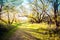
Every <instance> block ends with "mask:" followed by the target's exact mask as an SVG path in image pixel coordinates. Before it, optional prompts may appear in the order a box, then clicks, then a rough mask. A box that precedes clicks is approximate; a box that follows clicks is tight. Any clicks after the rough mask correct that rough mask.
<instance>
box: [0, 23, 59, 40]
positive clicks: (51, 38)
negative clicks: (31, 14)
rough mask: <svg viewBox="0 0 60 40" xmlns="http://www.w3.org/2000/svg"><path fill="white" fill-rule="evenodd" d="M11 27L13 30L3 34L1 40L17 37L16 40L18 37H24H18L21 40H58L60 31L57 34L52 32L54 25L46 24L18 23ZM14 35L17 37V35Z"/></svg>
mask: <svg viewBox="0 0 60 40" xmlns="http://www.w3.org/2000/svg"><path fill="white" fill-rule="evenodd" d="M12 25H14V26H15V28H13V29H12V30H10V31H8V32H6V33H4V36H1V38H0V39H1V40H9V39H10V38H11V37H15V36H17V39H18V37H19V35H22V36H25V37H22V36H20V37H22V38H23V39H22V40H35V39H36V40H60V31H59V32H58V33H55V32H54V28H55V25H54V24H52V25H51V26H50V25H48V24H47V23H40V24H36V23H33V24H30V23H19V24H12ZM16 31H18V32H16ZM16 33H17V34H19V35H17V34H16ZM14 34H15V36H14ZM27 35H28V36H27ZM3 37H4V39H3ZM20 37H19V38H20ZM31 37H32V38H31ZM24 38H25V39H24ZM13 39H14V38H13ZM17 39H16V40H17ZM20 39H21V38H20ZM20 39H19V40H20ZM14 40H15V39H14Z"/></svg>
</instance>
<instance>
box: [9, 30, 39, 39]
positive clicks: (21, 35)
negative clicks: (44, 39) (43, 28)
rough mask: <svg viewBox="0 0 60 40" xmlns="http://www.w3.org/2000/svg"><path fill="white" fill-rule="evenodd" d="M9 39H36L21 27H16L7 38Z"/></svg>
mask: <svg viewBox="0 0 60 40" xmlns="http://www.w3.org/2000/svg"><path fill="white" fill-rule="evenodd" d="M9 40H38V39H37V38H35V37H33V36H32V35H31V34H29V33H27V32H25V31H23V30H22V29H17V30H16V31H15V32H14V33H13V35H12V36H11V37H10V38H9Z"/></svg>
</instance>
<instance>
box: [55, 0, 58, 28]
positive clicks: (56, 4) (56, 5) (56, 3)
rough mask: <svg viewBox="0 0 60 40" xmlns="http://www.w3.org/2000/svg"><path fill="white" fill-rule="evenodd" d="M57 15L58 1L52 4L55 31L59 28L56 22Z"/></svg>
mask: <svg viewBox="0 0 60 40" xmlns="http://www.w3.org/2000/svg"><path fill="white" fill-rule="evenodd" d="M57 14H58V0H56V2H54V19H55V24H56V29H58V27H59V24H58V21H57Z"/></svg>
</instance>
